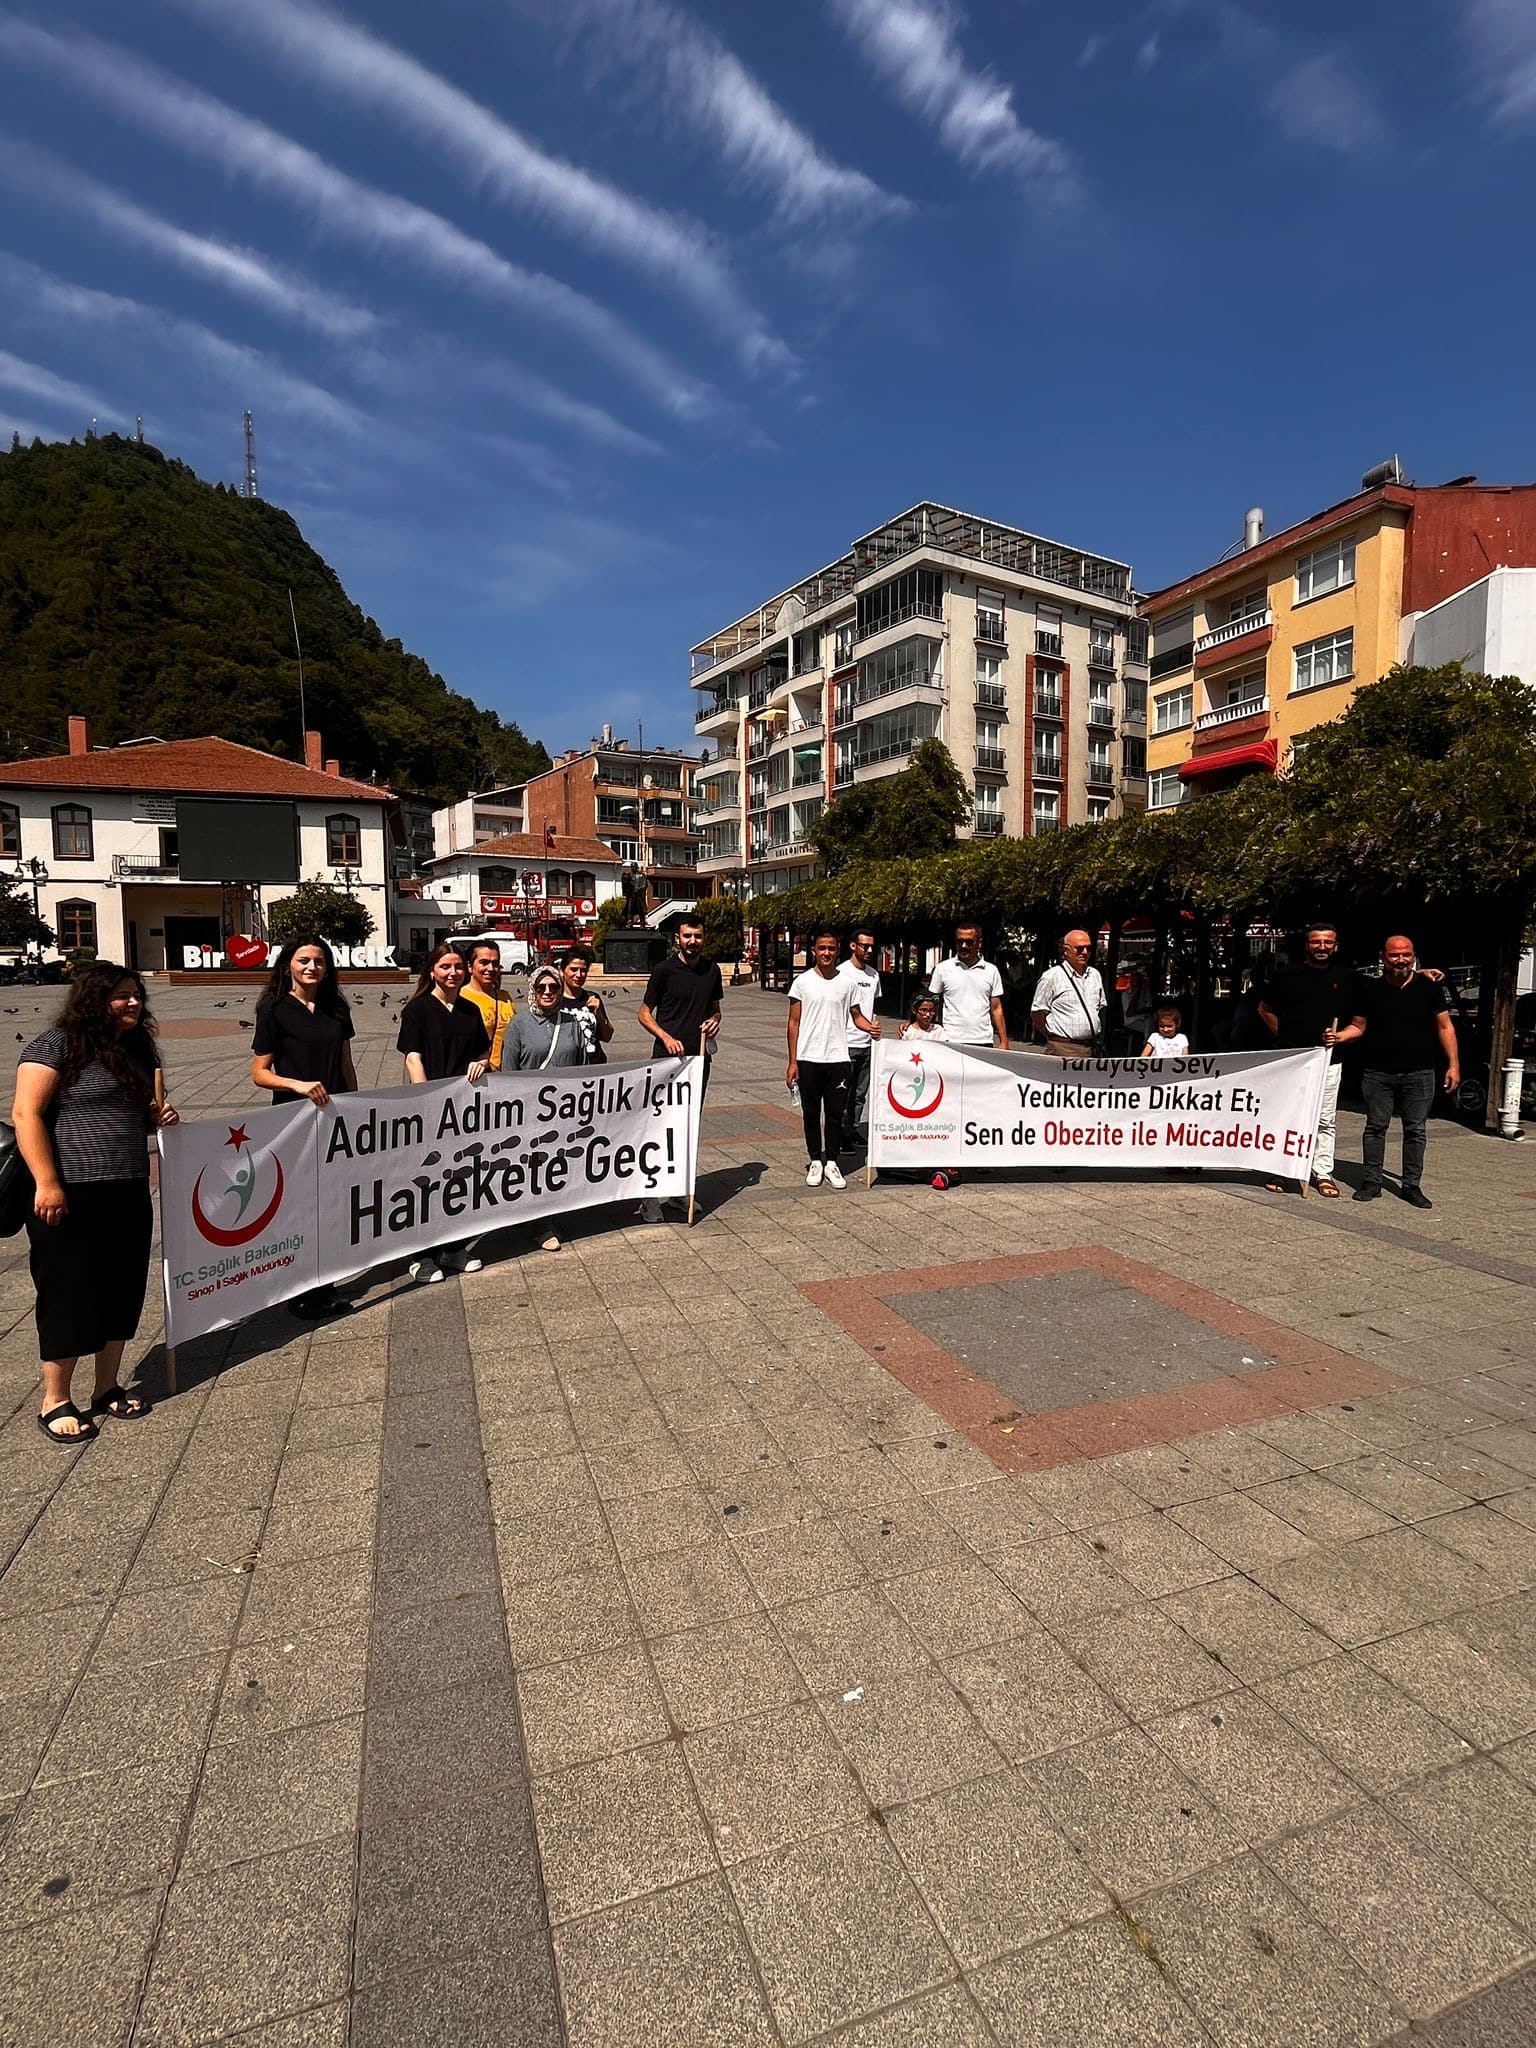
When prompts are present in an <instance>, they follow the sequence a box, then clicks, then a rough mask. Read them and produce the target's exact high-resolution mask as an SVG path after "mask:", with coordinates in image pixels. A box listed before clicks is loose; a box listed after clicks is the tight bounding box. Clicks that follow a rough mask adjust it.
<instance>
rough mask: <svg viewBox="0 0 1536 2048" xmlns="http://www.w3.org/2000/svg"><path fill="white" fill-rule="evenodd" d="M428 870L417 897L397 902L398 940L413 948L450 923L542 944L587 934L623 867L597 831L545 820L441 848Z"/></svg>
mask: <svg viewBox="0 0 1536 2048" xmlns="http://www.w3.org/2000/svg"><path fill="white" fill-rule="evenodd" d="M428 872H429V873H430V876H431V880H430V881H429V882H427V883H426V884H425V889H426V892H427V893H426V894H425V896H424V898H423V900H422V902H421V903H420V905H419V906H416V907H414V908H413V906H412V905H410V904H408V903H405V902H402V903H401V904H400V906H399V911H400V939H401V945H402V947H403V948H409V949H410V951H411V952H412V953H415V952H418V951H420V950H422V948H423V947H424V946H425V945H427V944H435V943H436V942H437V940H438V939H439V938H440V937H446V936H447V934H448V932H449V931H452V930H475V931H496V932H505V933H507V934H508V935H509V936H510V937H514V938H526V939H527V940H528V941H529V942H530V944H532V945H533V946H535V947H536V948H538V949H540V950H546V951H547V950H548V948H549V947H550V946H551V945H552V944H556V943H558V942H559V941H560V940H561V939H574V938H580V939H586V938H590V937H591V934H592V926H593V923H594V921H595V919H596V916H597V907H598V905H599V904H600V903H601V902H602V901H603V900H604V899H605V898H606V897H609V896H617V895H618V894H619V877H620V874H621V873H622V872H623V870H622V864H621V862H620V860H619V857H618V855H617V854H616V853H615V852H614V851H613V848H612V847H611V846H606V845H604V843H603V841H602V840H601V839H589V838H585V837H583V836H582V835H580V834H572V833H565V832H556V831H555V830H554V828H553V827H552V826H551V827H549V828H547V829H546V830H545V831H542V832H507V833H503V834H502V835H501V836H500V837H498V838H495V839H485V840H482V841H481V842H480V843H479V844H478V845H473V846H463V847H460V848H458V849H457V850H456V851H454V852H452V853H446V854H441V855H439V857H438V858H437V859H436V860H434V861H432V862H430V863H429V868H428ZM416 920H419V922H416Z"/></svg>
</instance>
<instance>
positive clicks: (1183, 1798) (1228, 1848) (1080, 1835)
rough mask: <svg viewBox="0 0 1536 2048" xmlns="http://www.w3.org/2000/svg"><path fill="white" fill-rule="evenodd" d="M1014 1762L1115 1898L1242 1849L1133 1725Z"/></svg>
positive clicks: (1237, 1837)
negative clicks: (1020, 1761)
mask: <svg viewBox="0 0 1536 2048" xmlns="http://www.w3.org/2000/svg"><path fill="white" fill-rule="evenodd" d="M1020 1768H1021V1770H1022V1772H1023V1774H1024V1779H1025V1782H1026V1783H1027V1784H1028V1785H1029V1786H1030V1788H1031V1790H1032V1791H1034V1793H1035V1794H1036V1796H1037V1797H1038V1798H1039V1800H1040V1801H1041V1803H1042V1805H1043V1806H1044V1807H1045V1809H1046V1811H1047V1812H1048V1813H1049V1814H1050V1815H1051V1817H1052V1819H1053V1820H1054V1821H1055V1822H1056V1824H1057V1826H1058V1827H1060V1828H1061V1830H1062V1832H1063V1833H1064V1834H1065V1835H1066V1838H1067V1840H1068V1841H1069V1842H1070V1843H1071V1845H1072V1847H1073V1848H1074V1849H1075V1850H1076V1851H1077V1853H1078V1854H1079V1856H1081V1857H1082V1859H1083V1861H1084V1862H1085V1863H1086V1864H1087V1865H1088V1867H1089V1868H1090V1869H1091V1870H1092V1871H1093V1873H1094V1875H1095V1876H1096V1877H1098V1878H1099V1879H1100V1880H1101V1881H1102V1882H1103V1883H1104V1884H1105V1885H1107V1886H1108V1888H1109V1889H1110V1890H1111V1891H1112V1892H1114V1893H1115V1894H1116V1895H1117V1896H1119V1897H1125V1896H1128V1895H1130V1894H1131V1893H1134V1892H1138V1891H1144V1890H1146V1889H1148V1888H1149V1887H1150V1886H1153V1885H1161V1884H1168V1883H1171V1882H1173V1881H1174V1880H1175V1879H1177V1878H1181V1877H1188V1876H1190V1875H1191V1874H1192V1873H1193V1872H1195V1871H1197V1870H1201V1869H1204V1868H1205V1866H1206V1865H1207V1864H1210V1863H1216V1862H1220V1861H1223V1860H1224V1859H1225V1858H1227V1857H1229V1856H1233V1855H1235V1854H1236V1853H1237V1852H1238V1851H1239V1850H1240V1849H1241V1848H1242V1847H1243V1842H1242V1838H1241V1836H1240V1835H1239V1834H1238V1833H1236V1832H1235V1831H1234V1830H1233V1828H1232V1827H1230V1826H1229V1825H1228V1823H1227V1822H1226V1821H1224V1820H1223V1819H1222V1818H1221V1816H1220V1815H1219V1814H1218V1813H1217V1812H1216V1810H1215V1808H1214V1807H1213V1806H1211V1805H1210V1803H1209V1802H1208V1801H1207V1800H1206V1799H1204V1798H1203V1797H1202V1796H1201V1794H1200V1793H1199V1792H1198V1791H1197V1790H1196V1788H1195V1786H1194V1785H1193V1784H1192V1783H1191V1782H1190V1781H1189V1779H1188V1778H1186V1777H1185V1776H1184V1775H1183V1774H1182V1772H1180V1771H1179V1770H1177V1769H1176V1768H1175V1767H1174V1766H1173V1765H1172V1764H1171V1763H1169V1762H1168V1760H1167V1759H1166V1758H1165V1757H1164V1756H1163V1755H1162V1754H1161V1752H1160V1751H1159V1750H1157V1749H1156V1748H1155V1747H1154V1746H1153V1744H1152V1743H1151V1742H1150V1741H1149V1740H1148V1738H1147V1737H1146V1736H1145V1735H1143V1734H1142V1733H1141V1732H1140V1731H1139V1730H1137V1729H1123V1730H1119V1731H1117V1732H1115V1733H1114V1734H1110V1735H1105V1736H1100V1737H1098V1738H1096V1739H1095V1740H1094V1741H1091V1742H1085V1743H1081V1744H1079V1745H1078V1746H1077V1747H1076V1748H1075V1749H1064V1750H1059V1751H1058V1752H1057V1753H1056V1754H1055V1755H1054V1756H1047V1757H1039V1758H1037V1759H1036V1760H1035V1761H1034V1762H1032V1763H1028V1764H1025V1765H1022V1766H1021V1767H1020Z"/></svg>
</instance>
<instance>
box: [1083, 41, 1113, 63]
mask: <svg viewBox="0 0 1536 2048" xmlns="http://www.w3.org/2000/svg"><path fill="white" fill-rule="evenodd" d="M1108 41H1109V37H1108V36H1102V35H1093V36H1090V37H1089V38H1088V40H1087V42H1086V43H1084V45H1083V47H1082V48H1081V49H1080V50H1079V51H1078V53H1077V61H1078V64H1079V66H1081V67H1084V68H1086V66H1088V65H1089V64H1091V63H1092V62H1093V60H1094V59H1095V57H1097V56H1098V54H1099V52H1100V51H1101V50H1102V49H1103V48H1104V45H1105V44H1106V43H1107V42H1108Z"/></svg>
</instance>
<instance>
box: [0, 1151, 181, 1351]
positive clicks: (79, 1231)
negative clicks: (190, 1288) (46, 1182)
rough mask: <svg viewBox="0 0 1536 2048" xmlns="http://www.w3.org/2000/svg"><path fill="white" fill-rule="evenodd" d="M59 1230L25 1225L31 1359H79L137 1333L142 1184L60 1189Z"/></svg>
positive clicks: (142, 1268)
mask: <svg viewBox="0 0 1536 2048" xmlns="http://www.w3.org/2000/svg"><path fill="white" fill-rule="evenodd" d="M64 1199H65V1201H66V1202H67V1203H68V1205H69V1207H68V1210H67V1213H66V1214H65V1216H64V1218H63V1220H62V1222H59V1223H41V1222H39V1221H38V1219H37V1217H36V1216H29V1217H28V1218H27V1238H28V1242H29V1245H30V1248H31V1266H32V1285H33V1286H34V1287H35V1288H36V1290H37V1355H38V1357H39V1358H41V1359H50V1358H83V1357H85V1356H86V1355H87V1354H88V1353H90V1352H93V1351H100V1350H102V1349H103V1348H104V1347H105V1346H106V1345H108V1344H111V1343H114V1342H115V1341H116V1340H117V1339H118V1338H119V1337H121V1338H123V1339H124V1340H125V1341H126V1340H127V1339H128V1338H130V1337H131V1336H132V1335H133V1333H134V1331H135V1330H136V1329H137V1328H138V1327H139V1317H140V1316H141V1315H142V1314H143V1313H144V1289H145V1283H146V1282H147V1280H148V1278H149V1248H150V1239H151V1237H152V1236H153V1234H154V1227H155V1212H154V1205H153V1203H152V1201H151V1199H150V1193H149V1177H148V1175H147V1174H146V1175H145V1176H144V1177H143V1178H142V1179H135V1180H87V1181H73V1182H66V1183H65V1187H64Z"/></svg>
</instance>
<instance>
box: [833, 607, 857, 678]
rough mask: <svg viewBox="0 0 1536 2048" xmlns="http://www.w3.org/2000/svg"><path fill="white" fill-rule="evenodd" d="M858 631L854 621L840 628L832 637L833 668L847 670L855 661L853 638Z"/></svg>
mask: <svg viewBox="0 0 1536 2048" xmlns="http://www.w3.org/2000/svg"><path fill="white" fill-rule="evenodd" d="M856 631H857V627H856V626H855V625H854V622H853V620H852V619H849V620H847V621H846V623H845V624H843V625H841V626H839V627H838V629H837V631H836V632H835V633H834V634H833V636H832V666H833V667H834V668H846V667H847V666H848V664H849V662H850V661H852V659H853V638H854V634H855V632H856Z"/></svg>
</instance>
